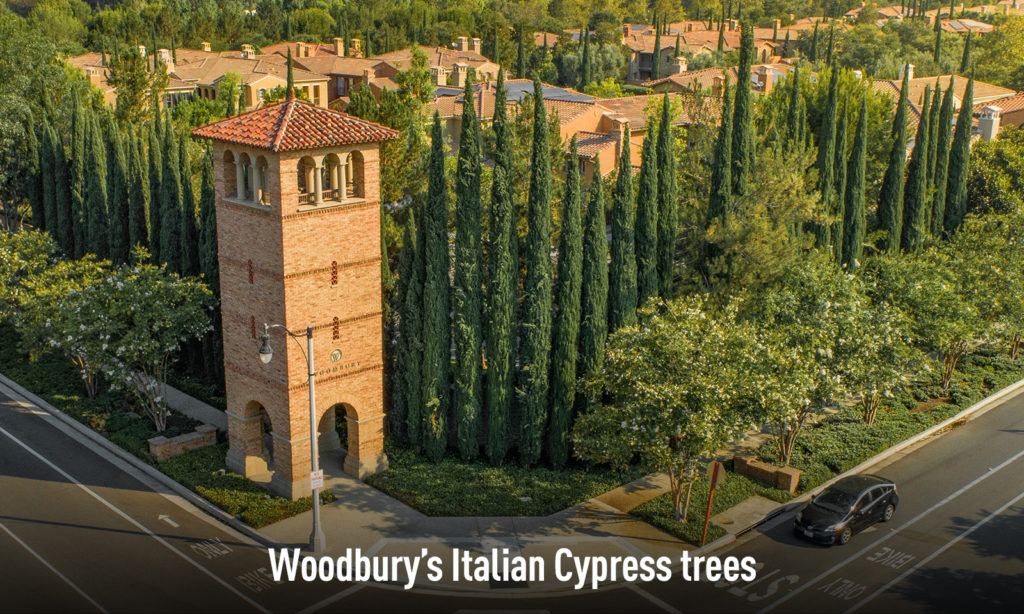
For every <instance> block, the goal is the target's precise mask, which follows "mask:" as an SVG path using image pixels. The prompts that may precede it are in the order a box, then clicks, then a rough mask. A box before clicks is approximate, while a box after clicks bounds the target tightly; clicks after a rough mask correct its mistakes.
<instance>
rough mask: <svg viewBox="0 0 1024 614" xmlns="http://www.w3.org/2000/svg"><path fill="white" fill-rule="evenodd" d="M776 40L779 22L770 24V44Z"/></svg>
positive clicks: (777, 38)
mask: <svg viewBox="0 0 1024 614" xmlns="http://www.w3.org/2000/svg"><path fill="white" fill-rule="evenodd" d="M787 32H788V31H787ZM778 40H779V22H777V21H773V22H772V42H773V43H774V42H776V41H778Z"/></svg>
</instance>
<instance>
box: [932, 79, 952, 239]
mask: <svg viewBox="0 0 1024 614" xmlns="http://www.w3.org/2000/svg"><path fill="white" fill-rule="evenodd" d="M952 138H953V78H952V77H950V79H949V88H948V89H946V93H945V95H944V96H943V97H942V109H941V110H940V111H939V126H938V130H936V133H935V140H936V144H935V177H934V178H933V179H932V185H933V187H934V189H935V192H934V194H933V196H932V216H931V219H932V223H931V231H932V236H936V237H937V236H939V235H941V234H942V225H943V223H944V222H945V218H946V178H947V177H948V176H949V144H950V141H951V140H952Z"/></svg>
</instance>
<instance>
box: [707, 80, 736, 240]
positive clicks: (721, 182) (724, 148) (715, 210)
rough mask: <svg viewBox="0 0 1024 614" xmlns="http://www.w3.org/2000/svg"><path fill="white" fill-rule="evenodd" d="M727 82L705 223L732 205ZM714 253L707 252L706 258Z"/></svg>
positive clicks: (720, 218) (708, 222) (717, 216)
mask: <svg viewBox="0 0 1024 614" xmlns="http://www.w3.org/2000/svg"><path fill="white" fill-rule="evenodd" d="M730 102H731V101H730V99H729V82H728V81H726V83H725V92H724V93H723V94H722V121H721V123H720V124H719V126H718V137H717V138H716V139H715V152H714V158H713V160H712V162H711V194H710V196H709V197H708V214H707V219H706V220H705V222H706V225H707V226H710V225H711V223H712V222H715V221H720V220H724V219H725V215H726V213H728V211H729V208H730V206H731V205H732V190H731V189H730V186H731V185H732V180H731V176H732V164H731V162H730V160H731V159H732V153H731V152H732V109H731V108H730ZM713 255H714V254H711V253H708V254H707V256H708V259H709V260H710V258H711V257H712V256H713Z"/></svg>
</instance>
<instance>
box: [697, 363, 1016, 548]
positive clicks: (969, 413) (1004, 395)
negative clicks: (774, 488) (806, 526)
mask: <svg viewBox="0 0 1024 614" xmlns="http://www.w3.org/2000/svg"><path fill="white" fill-rule="evenodd" d="M1022 391H1024V379H1022V380H1019V381H1017V382H1014V383H1013V384H1010V385H1009V386H1007V387H1006V388H1003V389H1002V390H1000V391H999V392H996V393H995V394H992V395H989V396H987V397H985V398H984V399H982V400H980V401H978V402H977V403H975V404H974V405H971V406H970V407H968V408H967V409H965V410H963V411H961V412H960V413H958V414H956V415H955V416H952V417H950V418H947V419H945V420H943V421H942V422H940V423H938V424H936V425H935V426H932V427H930V428H928V429H925V430H924V431H921V432H920V433H918V434H917V435H914V436H913V437H911V438H910V439H905V440H903V441H901V442H899V443H897V444H896V445H894V446H892V447H890V448H888V449H886V450H883V451H882V452H879V453H878V454H876V455H874V456H872V457H871V458H869V459H867V460H866V461H864V462H862V463H861V464H859V465H857V466H856V467H854V468H853V469H850V470H848V471H845V472H843V473H840V474H839V475H837V476H835V477H834V478H832V479H830V480H828V481H826V482H824V483H822V484H820V485H818V486H817V487H815V488H813V489H811V490H809V491H807V492H805V493H804V494H802V495H800V496H799V497H796V498H795V499H790V500H789V501H788V502H786V503H783V504H781V505H779V506H778V507H776V508H775V509H773V510H772V511H770V512H768V514H767V515H766V516H765V517H764V518H762V519H761V520H758V521H757V522H755V523H753V524H751V525H750V526H747V527H745V528H743V529H741V530H740V531H737V532H736V533H735V538H739V537H740V536H742V535H744V534H746V533H749V532H750V531H753V530H754V529H756V528H757V527H759V526H762V525H765V524H768V523H770V522H771V521H772V520H775V519H776V518H777V517H779V516H781V515H782V514H784V513H785V512H787V511H789V510H791V509H793V508H794V507H796V505H797V504H800V503H804V502H806V501H808V500H810V498H811V497H813V496H814V495H816V494H818V493H819V492H821V491H822V490H825V489H826V488H828V487H829V486H831V485H832V484H833V483H835V482H837V481H839V480H841V479H842V478H845V477H847V476H850V475H855V474H858V473H862V472H863V471H865V470H867V469H870V468H871V467H873V466H875V465H877V464H879V463H881V462H883V461H886V460H888V459H889V458H892V457H893V456H895V455H897V454H899V453H900V452H903V451H904V450H907V449H908V448H912V447H913V446H915V445H917V444H918V443H920V442H922V441H924V440H925V439H928V438H929V437H932V436H934V435H936V434H941V431H943V429H946V428H947V427H949V426H950V425H953V424H956V423H958V422H960V423H964V422H969V421H971V420H973V419H975V418H977V417H979V416H982V415H984V414H985V412H987V411H989V410H990V409H994V408H995V407H997V406H999V404H1000V403H1002V402H1003V401H1006V400H1007V399H1009V398H1011V397H1013V396H1014V395H1016V394H1018V393H1020V392H1022ZM772 526H775V525H772ZM735 538H734V539H733V540H731V541H728V542H723V543H722V544H719V545H717V546H716V544H718V542H720V541H722V539H719V540H716V541H714V542H711V543H710V544H708V545H707V546H705V548H707V552H711V551H713V550H715V549H718V548H721V547H724V546H726V545H728V544H729V543H732V541H735ZM712 546H715V547H714V548H712Z"/></svg>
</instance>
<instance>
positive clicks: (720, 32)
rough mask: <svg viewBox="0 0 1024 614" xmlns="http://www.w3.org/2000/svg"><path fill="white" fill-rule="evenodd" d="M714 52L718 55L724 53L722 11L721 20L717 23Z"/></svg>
mask: <svg viewBox="0 0 1024 614" xmlns="http://www.w3.org/2000/svg"><path fill="white" fill-rule="evenodd" d="M715 50H716V51H718V52H719V53H722V52H723V51H725V11H722V19H721V21H719V22H718V45H717V46H716V47H715Z"/></svg>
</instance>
